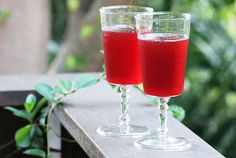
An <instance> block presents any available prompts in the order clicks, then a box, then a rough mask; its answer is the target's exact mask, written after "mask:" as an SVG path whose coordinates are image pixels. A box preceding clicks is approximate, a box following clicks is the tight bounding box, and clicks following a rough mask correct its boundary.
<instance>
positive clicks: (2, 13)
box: [0, 9, 11, 22]
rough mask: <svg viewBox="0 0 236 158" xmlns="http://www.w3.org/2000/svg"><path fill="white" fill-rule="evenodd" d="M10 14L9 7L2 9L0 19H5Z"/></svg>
mask: <svg viewBox="0 0 236 158" xmlns="http://www.w3.org/2000/svg"><path fill="white" fill-rule="evenodd" d="M10 16H11V12H10V10H9V9H2V10H1V11H0V21H3V22H5V21H7V20H8V19H9V18H10Z"/></svg>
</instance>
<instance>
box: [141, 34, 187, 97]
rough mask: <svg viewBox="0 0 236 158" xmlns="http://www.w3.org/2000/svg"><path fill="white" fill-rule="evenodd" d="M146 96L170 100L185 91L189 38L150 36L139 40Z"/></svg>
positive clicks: (172, 35) (165, 35)
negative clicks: (169, 98)
mask: <svg viewBox="0 0 236 158" xmlns="http://www.w3.org/2000/svg"><path fill="white" fill-rule="evenodd" d="M138 43H139V48H140V52H141V65H142V72H143V74H142V75H143V76H142V77H143V85H144V91H145V93H146V94H149V95H154V96H159V97H170V96H176V95H180V94H181V93H182V92H183V87H184V76H185V68H186V59H187V49H188V38H186V37H185V36H183V35H175V34H149V35H144V36H143V37H141V38H140V39H139V40H138Z"/></svg>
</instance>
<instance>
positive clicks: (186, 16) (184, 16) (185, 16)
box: [135, 11, 191, 21]
mask: <svg viewBox="0 0 236 158" xmlns="http://www.w3.org/2000/svg"><path fill="white" fill-rule="evenodd" d="M169 14H173V15H178V16H182V17H176V18H174V17H163V18H156V19H147V18H146V17H142V16H143V15H144V16H145V15H169ZM135 19H136V20H141V21H165V20H172V21H174V20H190V19H191V14H190V13H181V12H171V11H160V12H143V13H138V14H137V15H135Z"/></svg>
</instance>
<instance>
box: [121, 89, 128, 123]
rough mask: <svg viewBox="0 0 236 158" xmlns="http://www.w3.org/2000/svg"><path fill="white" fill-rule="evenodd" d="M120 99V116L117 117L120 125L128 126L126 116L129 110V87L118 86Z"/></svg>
mask: <svg viewBox="0 0 236 158" xmlns="http://www.w3.org/2000/svg"><path fill="white" fill-rule="evenodd" d="M120 92H121V94H120V97H121V103H120V106H121V115H120V117H119V120H120V125H128V124H129V121H130V117H129V115H128V108H129V87H128V86H125V85H121V86H120Z"/></svg>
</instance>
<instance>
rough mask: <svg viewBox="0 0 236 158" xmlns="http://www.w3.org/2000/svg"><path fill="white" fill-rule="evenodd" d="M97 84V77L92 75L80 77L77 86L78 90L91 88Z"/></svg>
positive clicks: (76, 82)
mask: <svg viewBox="0 0 236 158" xmlns="http://www.w3.org/2000/svg"><path fill="white" fill-rule="evenodd" d="M97 82H98V79H97V78H96V76H94V75H91V74H84V75H80V76H79V77H78V78H77V79H76V81H75V84H76V87H77V88H78V89H81V88H87V87H90V86H92V85H94V84H96V83H97Z"/></svg>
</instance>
